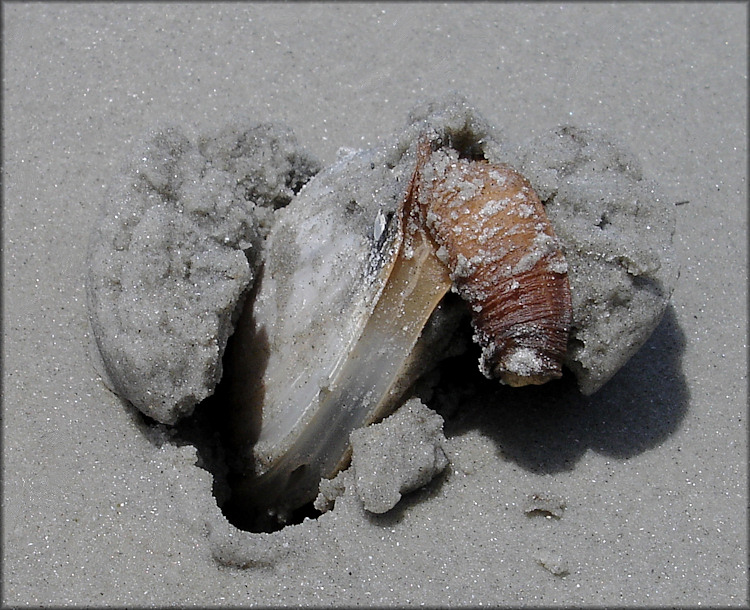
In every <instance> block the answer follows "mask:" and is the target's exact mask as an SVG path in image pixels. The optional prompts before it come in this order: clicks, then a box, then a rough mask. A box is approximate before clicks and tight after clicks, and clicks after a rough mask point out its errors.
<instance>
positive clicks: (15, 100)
mask: <svg viewBox="0 0 750 610" xmlns="http://www.w3.org/2000/svg"><path fill="white" fill-rule="evenodd" d="M2 10H3V19H4V36H3V47H4V48H3V51H4V57H3V61H4V65H3V69H4V85H3V86H4V90H3V99H4V115H3V120H4V137H3V146H4V168H3V202H4V205H3V223H2V238H3V244H2V248H3V249H2V255H3V300H2V303H3V318H2V322H3V392H2V396H3V402H2V407H3V411H2V415H3V460H2V466H3V483H2V485H3V489H2V502H3V504H2V509H3V512H2V517H3V527H2V603H3V605H4V606H14V607H16V606H58V607H59V606H66V605H79V606H88V607H96V606H116V607H122V606H138V607H141V606H181V607H185V606H200V607H212V606H222V605H228V606H244V605H248V606H249V605H255V606H278V605H295V606H299V605H315V606H323V605H325V606H346V607H351V606H357V605H360V606H376V605H378V606H389V605H393V606H399V607H402V606H410V605H420V604H422V605H429V606H454V605H455V606H458V605H467V606H481V605H485V606H493V607H498V606H562V607H571V606H648V607H654V606H660V605H669V606H675V607H687V606H690V607H693V606H697V605H704V606H711V607H727V606H738V607H746V606H747V605H748V602H749V601H750V600H748V587H747V571H748V566H747V555H748V522H747V517H748V512H747V511H748V497H747V493H748V486H747V465H748V452H747V436H748V435H747V433H748V430H747V364H748V363H747V296H748V295H747V281H748V272H747V32H746V25H747V6H746V5H745V4H741V3H717V4H694V3H686V4H671V3H665V4H660V3H645V4H638V3H636V4H631V3H627V4H621V5H603V4H597V3H593V4H592V3H582V4H561V5H550V4H539V5H537V4H505V3H498V4H495V3H477V4H462V3H461V4H459V3H455V4H453V3H449V4H447V5H438V4H432V3H418V4H401V3H387V4H376V3H363V4H359V3H342V4H336V5H333V4H317V3H299V4H270V3H269V4H267V3H237V4H235V3H216V4H211V3H208V4H200V3H195V4H193V3H167V4H160V3H155V4H150V3H145V4H144V3H138V4H128V3H105V4H97V3H80V4H77V3H50V4H45V3H4V4H3V7H2ZM449 92H458V93H459V94H461V95H463V96H464V97H466V99H467V100H468V101H469V102H470V103H471V104H472V105H473V106H474V107H475V108H476V109H477V110H478V111H479V112H480V113H481V114H482V115H483V116H484V117H485V118H486V119H487V120H488V121H489V122H490V123H492V124H493V125H495V126H496V127H498V128H499V129H500V130H501V131H502V133H503V134H504V135H505V137H507V140H508V142H510V143H514V144H515V143H519V142H523V141H525V140H527V139H529V138H532V137H534V136H536V135H539V134H543V133H546V132H548V131H549V130H551V129H553V128H555V127H556V126H558V125H574V126H578V127H594V128H603V129H605V130H606V131H607V132H608V133H611V134H613V135H614V136H616V137H617V138H619V140H620V141H621V142H623V143H624V144H625V145H627V147H628V148H629V149H630V150H631V151H632V152H633V153H634V154H635V156H636V157H637V158H638V159H639V160H640V162H641V164H642V166H643V168H644V173H645V174H646V175H647V176H648V177H649V178H650V179H653V180H655V181H656V182H657V183H658V184H659V185H660V187H661V189H662V191H663V192H664V193H666V196H667V204H669V205H674V206H675V215H676V220H677V225H676V227H677V228H676V233H675V237H674V248H675V256H676V258H677V260H678V261H679V263H680V265H681V274H680V277H679V279H678V281H677V284H676V288H675V291H674V293H673V296H672V303H671V305H670V306H669V308H668V309H667V312H666V314H665V315H664V318H663V320H662V322H661V324H660V325H659V326H658V328H657V329H656V331H655V332H654V334H653V335H652V336H651V338H650V339H649V341H648V342H647V343H646V344H645V345H644V346H643V348H642V349H641V350H640V351H639V352H638V353H637V354H636V355H635V356H633V358H632V359H631V360H630V361H629V362H628V363H627V364H626V365H625V367H624V368H623V369H622V370H621V371H620V372H619V373H617V374H616V375H615V376H614V377H613V378H612V379H611V380H610V381H609V382H608V383H607V384H606V385H605V386H604V387H603V388H602V389H601V390H599V391H598V392H597V393H595V394H593V395H592V396H589V397H584V396H582V395H580V394H576V393H575V392H564V393H563V394H562V396H560V395H557V394H555V393H553V392H551V391H545V390H544V388H538V389H532V390H529V391H524V390H522V391H521V392H522V393H521V394H518V395H514V394H513V393H512V391H511V390H509V389H508V388H500V389H498V388H495V387H494V386H490V385H489V384H488V383H486V382H482V381H481V377H479V376H478V375H477V377H476V380H477V381H476V386H475V387H467V386H466V384H464V385H461V384H459V383H457V382H456V380H448V381H446V382H445V383H446V384H447V385H446V386H445V387H451V388H454V390H455V388H459V389H460V391H459V390H455V391H454V393H453V395H451V396H449V397H448V396H446V397H443V398H442V399H441V398H440V396H437V397H436V398H435V401H436V402H435V404H436V405H438V406H439V405H440V404H443V405H445V404H449V406H450V408H444V410H443V415H444V417H445V420H446V421H445V436H446V443H445V453H446V457H447V458H448V462H449V464H448V466H447V469H446V471H445V472H444V473H443V475H441V476H440V477H438V478H437V479H435V480H434V481H433V482H432V483H430V484H429V485H428V486H427V487H425V488H423V489H421V490H419V491H416V492H413V493H411V494H408V495H407V496H406V497H405V498H404V499H402V500H401V502H399V503H398V504H397V505H396V507H395V508H394V509H392V510H390V511H388V512H386V513H384V514H382V515H373V514H370V513H367V512H366V511H365V510H364V509H363V508H362V506H361V503H359V502H358V500H357V498H356V497H355V496H354V495H352V494H345V495H344V496H342V497H341V498H339V499H338V500H337V501H336V504H335V506H334V508H333V510H331V511H330V512H327V513H325V514H324V515H322V516H320V517H318V518H317V519H307V520H305V521H303V522H302V523H299V524H296V525H292V526H289V527H287V528H285V529H283V530H281V531H278V532H276V533H273V534H250V533H248V532H243V531H240V530H238V529H235V528H233V527H232V526H231V525H230V524H229V523H228V522H227V521H226V520H225V519H224V517H223V515H222V514H221V512H220V510H219V508H218V507H217V503H216V499H215V498H214V496H213V493H212V476H211V474H210V473H209V472H208V471H207V470H205V469H203V468H201V461H200V459H199V456H198V454H197V452H196V449H195V448H194V447H193V446H192V445H190V444H189V443H184V442H178V440H174V442H171V441H170V437H169V434H168V433H167V432H166V429H164V428H158V427H154V426H153V425H151V424H149V422H147V421H146V420H145V419H144V418H143V417H142V416H140V414H138V413H137V412H136V411H135V410H134V409H133V408H132V407H130V406H129V405H127V404H125V403H124V402H123V401H122V400H121V399H120V398H118V396H116V395H115V394H114V393H112V392H111V391H110V390H109V389H108V388H107V386H106V385H105V383H104V382H103V380H102V377H101V375H100V368H99V367H98V365H97V357H96V353H95V349H96V348H95V346H94V344H93V341H92V333H91V328H90V325H89V321H88V314H87V309H86V290H85V282H84V278H85V274H86V254H87V244H88V241H89V236H90V235H91V232H92V230H93V228H94V226H95V224H96V220H97V215H98V211H99V208H100V206H101V204H102V201H103V198H104V197H105V193H106V192H107V188H108V187H109V185H110V183H111V181H112V180H113V176H115V175H116V174H117V172H118V171H120V169H121V167H122V166H123V164H124V163H126V162H128V161H129V159H128V154H129V153H130V151H132V150H133V146H134V143H135V142H137V141H139V140H142V139H143V138H145V137H147V135H148V133H149V132H150V131H151V130H153V129H155V128H161V127H164V126H166V125H176V126H179V127H180V128H182V129H185V130H187V131H189V132H198V133H202V132H207V131H213V130H215V129H217V128H220V127H221V126H222V125H225V124H227V123H228V122H229V121H230V120H234V119H235V118H236V117H248V118H250V119H252V120H257V121H263V122H266V121H272V122H277V123H282V124H284V125H286V126H288V127H289V128H290V129H291V130H292V131H293V132H294V133H295V134H296V136H297V138H298V140H299V142H300V144H301V145H302V146H304V147H305V148H306V149H307V150H309V151H310V152H311V153H313V154H314V155H315V156H316V157H317V158H318V159H320V160H321V162H322V163H323V165H324V166H328V165H330V164H331V163H333V162H334V161H335V160H336V158H337V151H338V150H339V149H340V148H348V149H361V148H369V147H371V146H375V145H377V144H378V143H379V142H381V141H383V140H384V139H385V138H387V137H388V136H390V135H391V134H393V133H394V132H396V131H397V130H399V129H400V128H401V127H402V126H403V125H404V123H405V121H406V119H407V115H408V113H409V111H410V110H411V109H412V108H413V107H414V106H415V104H417V103H419V102H423V101H426V100H432V99H436V98H440V97H441V96H443V95H445V94H447V93H449ZM448 382H450V383H448ZM438 387H440V386H438ZM461 392H463V394H461ZM441 401H442V403H441ZM428 406H429V405H428Z"/></svg>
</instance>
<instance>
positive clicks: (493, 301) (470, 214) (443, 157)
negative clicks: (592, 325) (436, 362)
mask: <svg viewBox="0 0 750 610" xmlns="http://www.w3.org/2000/svg"><path fill="white" fill-rule="evenodd" d="M414 180H415V189H414V190H415V191H416V195H415V197H416V199H417V206H416V207H417V208H418V210H419V214H420V215H421V221H422V223H423V226H424V227H426V230H427V232H428V234H429V235H430V236H431V238H432V239H433V240H434V242H435V244H436V248H437V255H438V257H439V258H440V260H442V261H443V263H444V264H445V265H446V266H447V267H448V269H449V271H450V277H451V280H452V281H453V285H454V288H455V290H457V292H458V293H459V294H460V295H461V296H462V297H463V299H464V300H466V301H467V302H468V303H469V305H470V306H471V310H472V317H473V320H472V321H473V326H474V329H475V340H476V341H477V342H478V343H479V345H480V346H481V347H482V358H481V361H480V366H481V369H482V372H483V373H484V374H485V375H486V376H488V377H499V378H500V379H501V380H502V381H503V382H504V383H506V384H508V385H512V386H520V385H528V384H541V383H544V382H546V381H548V380H550V379H554V378H558V377H560V376H561V375H562V360H563V358H564V356H565V352H566V347H567V342H568V333H569V329H570V324H571V317H572V313H571V300H570V287H569V284H568V276H567V262H566V260H565V257H564V254H563V251H562V248H561V245H560V242H559V240H558V239H557V237H556V236H555V233H554V231H553V229H552V225H551V224H550V222H549V220H548V219H547V215H546V213H545V211H544V207H543V206H542V204H541V202H540V201H539V198H538V197H537V195H536V193H535V192H534V190H533V189H532V187H531V185H530V184H529V182H528V181H527V180H526V179H525V178H524V177H523V176H522V175H521V174H519V173H518V172H516V171H515V170H513V169H511V168H510V167H507V166H505V165H494V164H490V163H488V162H487V161H484V160H478V161H477V160H470V159H464V158H459V157H458V154H457V153H456V151H454V150H451V149H445V148H442V149H441V148H439V149H438V150H436V151H433V150H432V146H431V144H430V142H429V141H428V140H427V139H426V138H423V139H422V140H421V141H420V143H419V146H418V161H417V169H416V171H415V178H414Z"/></svg>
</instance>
